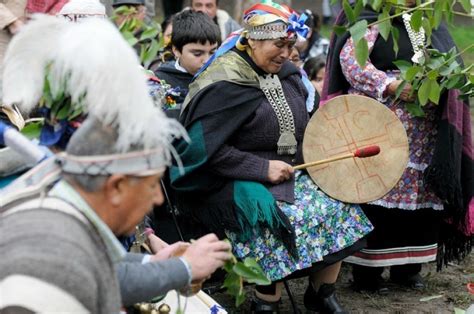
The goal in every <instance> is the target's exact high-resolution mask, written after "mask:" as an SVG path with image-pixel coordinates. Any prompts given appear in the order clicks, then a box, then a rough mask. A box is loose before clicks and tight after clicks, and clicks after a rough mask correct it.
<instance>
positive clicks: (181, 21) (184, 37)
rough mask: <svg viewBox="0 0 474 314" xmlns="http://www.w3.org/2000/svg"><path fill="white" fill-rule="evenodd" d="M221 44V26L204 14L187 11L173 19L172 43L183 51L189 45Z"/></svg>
mask: <svg viewBox="0 0 474 314" xmlns="http://www.w3.org/2000/svg"><path fill="white" fill-rule="evenodd" d="M207 42H209V43H210V44H211V45H212V44H215V43H217V45H218V46H219V45H220V44H221V32H220V30H219V26H217V24H216V23H214V21H213V20H212V19H211V18H210V17H209V16H207V14H204V13H202V12H194V11H192V10H185V11H183V12H181V13H178V14H176V16H175V17H174V19H173V31H172V32H171V43H172V45H173V46H174V47H175V48H176V49H178V51H180V52H181V51H182V49H183V47H184V45H186V44H189V43H199V44H202V45H205V44H206V43H207Z"/></svg>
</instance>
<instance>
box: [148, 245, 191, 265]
mask: <svg viewBox="0 0 474 314" xmlns="http://www.w3.org/2000/svg"><path fill="white" fill-rule="evenodd" d="M188 247H189V243H186V242H176V243H173V244H171V245H168V246H165V247H163V248H161V249H160V250H159V251H158V252H157V253H155V254H154V255H152V256H151V258H150V262H156V261H162V260H165V259H168V258H171V257H173V256H180V255H181V254H183V252H184V251H185V250H186V249H187V248H188Z"/></svg>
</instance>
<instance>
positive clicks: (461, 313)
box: [454, 307, 466, 314]
mask: <svg viewBox="0 0 474 314" xmlns="http://www.w3.org/2000/svg"><path fill="white" fill-rule="evenodd" d="M454 314H466V311H464V310H463V309H460V308H458V307H455V308H454Z"/></svg>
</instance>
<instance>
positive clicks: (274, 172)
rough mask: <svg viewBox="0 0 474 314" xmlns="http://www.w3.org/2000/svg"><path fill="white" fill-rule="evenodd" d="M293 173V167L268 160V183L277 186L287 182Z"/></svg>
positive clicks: (282, 162)
mask: <svg viewBox="0 0 474 314" xmlns="http://www.w3.org/2000/svg"><path fill="white" fill-rule="evenodd" d="M294 172H295V171H294V170H293V167H292V166H291V165H289V164H287V163H286V162H284V161H281V160H270V161H269V165H268V181H270V182H271V183H273V184H279V183H281V182H283V181H286V180H289V179H290V178H291V176H292V175H293V173H294Z"/></svg>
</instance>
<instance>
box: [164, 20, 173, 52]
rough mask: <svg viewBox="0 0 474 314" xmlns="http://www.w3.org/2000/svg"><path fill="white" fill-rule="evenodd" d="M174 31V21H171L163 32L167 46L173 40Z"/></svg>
mask: <svg viewBox="0 0 474 314" xmlns="http://www.w3.org/2000/svg"><path fill="white" fill-rule="evenodd" d="M172 32H173V23H169V24H168V26H166V29H165V30H164V32H163V43H164V45H165V47H166V46H168V45H169V43H170V42H171V33H172Z"/></svg>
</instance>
